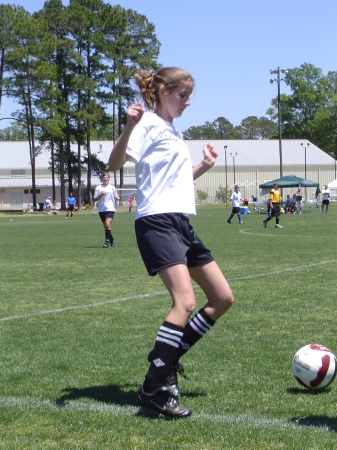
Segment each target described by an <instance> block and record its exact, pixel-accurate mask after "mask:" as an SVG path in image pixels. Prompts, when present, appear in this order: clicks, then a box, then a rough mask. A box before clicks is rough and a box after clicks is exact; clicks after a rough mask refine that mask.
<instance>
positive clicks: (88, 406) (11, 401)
mask: <svg viewBox="0 0 337 450" xmlns="http://www.w3.org/2000/svg"><path fill="white" fill-rule="evenodd" d="M0 407H2V408H19V409H28V410H32V409H42V410H43V409H50V410H70V411H89V412H92V413H102V414H111V415H114V416H124V417H131V416H134V415H136V414H137V413H138V412H139V411H141V408H140V407H136V406H131V405H129V406H120V405H115V404H111V403H84V402H78V401H75V400H68V401H67V402H66V403H61V402H60V403H59V402H58V401H55V400H54V401H53V400H38V399H34V398H29V397H0ZM188 420H193V421H203V422H205V421H206V422H211V423H223V424H226V423H227V424H238V425H243V426H246V427H248V428H250V427H254V428H255V427H260V428H277V429H279V428H280V429H286V428H287V429H289V428H292V429H298V428H299V427H300V425H296V424H295V423H293V422H291V421H290V420H289V419H269V418H266V417H254V416H251V415H248V414H238V415H232V414H228V415H221V414H207V413H200V414H197V413H196V414H194V413H193V414H192V416H191V418H190V419H188ZM322 428H323V429H325V428H324V427H322Z"/></svg>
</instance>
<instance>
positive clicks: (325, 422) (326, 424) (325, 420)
mask: <svg viewBox="0 0 337 450" xmlns="http://www.w3.org/2000/svg"><path fill="white" fill-rule="evenodd" d="M290 421H291V422H292V423H295V424H296V425H300V426H305V427H317V428H328V429H329V430H330V431H334V432H337V417H327V416H307V417H299V418H297V419H296V418H292V419H290Z"/></svg>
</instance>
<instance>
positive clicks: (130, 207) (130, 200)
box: [129, 197, 132, 212]
mask: <svg viewBox="0 0 337 450" xmlns="http://www.w3.org/2000/svg"><path fill="white" fill-rule="evenodd" d="M131 209H132V197H129V212H131Z"/></svg>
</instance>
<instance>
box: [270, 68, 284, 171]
mask: <svg viewBox="0 0 337 450" xmlns="http://www.w3.org/2000/svg"><path fill="white" fill-rule="evenodd" d="M270 73H271V74H272V75H277V78H274V79H271V80H270V83H274V81H276V82H277V115H278V141H279V153H280V178H282V177H283V161H282V123H281V92H280V91H281V88H280V84H281V73H288V70H280V68H279V67H278V68H277V69H276V70H271V71H270ZM282 80H283V78H282Z"/></svg>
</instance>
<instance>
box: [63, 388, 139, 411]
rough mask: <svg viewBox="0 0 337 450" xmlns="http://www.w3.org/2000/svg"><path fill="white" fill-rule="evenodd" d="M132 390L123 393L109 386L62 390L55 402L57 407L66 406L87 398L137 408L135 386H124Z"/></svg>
mask: <svg viewBox="0 0 337 450" xmlns="http://www.w3.org/2000/svg"><path fill="white" fill-rule="evenodd" d="M125 387H130V388H132V389H130V390H128V391H124V390H122V389H120V387H119V386H116V385H114V384H109V385H106V386H90V387H84V388H79V387H69V388H66V389H64V390H63V392H64V394H63V395H62V396H61V397H60V398H58V399H57V400H56V404H57V405H58V406H60V407H61V406H66V405H67V402H68V401H70V400H78V399H80V398H88V399H92V400H96V401H98V402H103V403H114V404H118V405H121V406H125V405H131V406H138V400H137V394H136V390H137V388H138V386H136V385H125Z"/></svg>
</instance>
